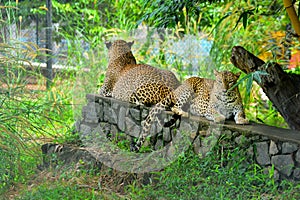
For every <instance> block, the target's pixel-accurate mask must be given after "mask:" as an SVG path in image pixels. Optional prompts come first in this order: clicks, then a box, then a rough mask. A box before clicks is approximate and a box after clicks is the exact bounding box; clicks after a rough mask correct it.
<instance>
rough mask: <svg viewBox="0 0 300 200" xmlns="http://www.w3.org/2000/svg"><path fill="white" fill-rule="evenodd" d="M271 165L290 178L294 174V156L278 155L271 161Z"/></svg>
mask: <svg viewBox="0 0 300 200" xmlns="http://www.w3.org/2000/svg"><path fill="white" fill-rule="evenodd" d="M271 163H272V164H273V165H274V166H275V168H276V169H278V171H279V172H280V173H282V174H284V175H286V176H290V175H291V174H292V172H293V167H294V166H295V163H294V161H293V157H292V154H289V155H276V156H273V157H272V159H271Z"/></svg>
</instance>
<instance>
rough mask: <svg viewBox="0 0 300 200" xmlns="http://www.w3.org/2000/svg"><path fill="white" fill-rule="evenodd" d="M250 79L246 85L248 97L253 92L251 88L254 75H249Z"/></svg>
mask: <svg viewBox="0 0 300 200" xmlns="http://www.w3.org/2000/svg"><path fill="white" fill-rule="evenodd" d="M249 75H250V76H249V78H248V80H247V84H246V94H247V96H249V95H250V92H251V88H252V83H253V73H251V74H249Z"/></svg>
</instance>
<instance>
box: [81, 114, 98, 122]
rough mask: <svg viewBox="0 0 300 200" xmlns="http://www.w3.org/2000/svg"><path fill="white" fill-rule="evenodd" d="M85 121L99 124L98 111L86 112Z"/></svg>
mask: <svg viewBox="0 0 300 200" xmlns="http://www.w3.org/2000/svg"><path fill="white" fill-rule="evenodd" d="M84 121H85V122H87V123H94V124H97V123H98V122H99V121H100V119H99V117H98V114H97V113H96V112H89V113H87V114H86V116H85V118H84Z"/></svg>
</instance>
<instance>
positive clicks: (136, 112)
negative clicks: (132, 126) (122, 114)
mask: <svg viewBox="0 0 300 200" xmlns="http://www.w3.org/2000/svg"><path fill="white" fill-rule="evenodd" d="M141 112H142V111H140V110H138V109H135V108H130V109H129V113H130V115H131V116H132V117H133V119H135V120H137V121H141V115H142V113H141Z"/></svg>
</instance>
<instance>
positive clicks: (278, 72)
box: [230, 46, 300, 130]
mask: <svg viewBox="0 0 300 200" xmlns="http://www.w3.org/2000/svg"><path fill="white" fill-rule="evenodd" d="M230 61H231V62H232V64H233V65H234V66H235V67H237V68H239V69H240V70H242V71H243V72H245V73H246V74H249V73H252V72H255V71H265V72H267V73H268V75H260V78H261V81H257V83H258V84H259V85H260V87H261V88H262V89H263V91H264V92H265V93H266V95H267V96H268V98H269V99H270V101H271V102H272V103H273V105H274V106H275V108H276V109H277V110H278V111H279V113H280V114H281V115H282V117H283V118H284V119H285V121H286V122H287V124H288V125H289V127H290V128H291V129H294V130H300V75H297V74H291V73H287V72H285V71H283V69H282V67H281V66H280V65H279V64H278V63H265V62H264V61H263V60H261V59H259V58H258V57H256V56H255V55H253V54H252V53H250V52H248V51H247V50H245V49H244V48H243V47H241V46H235V47H233V48H232V54H231V58H230Z"/></svg>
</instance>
